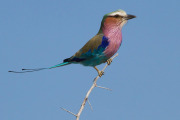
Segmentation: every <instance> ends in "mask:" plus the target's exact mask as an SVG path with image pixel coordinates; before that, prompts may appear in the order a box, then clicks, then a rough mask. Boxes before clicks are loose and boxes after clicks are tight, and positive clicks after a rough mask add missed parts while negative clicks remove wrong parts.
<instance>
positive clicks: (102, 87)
mask: <svg viewBox="0 0 180 120" xmlns="http://www.w3.org/2000/svg"><path fill="white" fill-rule="evenodd" d="M96 87H98V88H102V89H106V90H109V91H112V89H110V88H106V87H102V86H97V85H96Z"/></svg>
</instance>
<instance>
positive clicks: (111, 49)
mask: <svg viewBox="0 0 180 120" xmlns="http://www.w3.org/2000/svg"><path fill="white" fill-rule="evenodd" d="M103 33H104V35H105V36H106V37H107V38H108V39H109V45H108V47H107V48H106V50H105V51H104V54H105V55H106V56H107V57H108V58H110V57H112V56H113V55H114V54H115V53H116V52H117V51H118V49H119V47H120V45H121V42H122V33H121V28H120V27H119V26H118V27H115V28H113V29H112V28H111V29H110V30H108V29H104V30H103Z"/></svg>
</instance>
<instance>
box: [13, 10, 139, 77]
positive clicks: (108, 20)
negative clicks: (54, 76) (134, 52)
mask: <svg viewBox="0 0 180 120" xmlns="http://www.w3.org/2000/svg"><path fill="white" fill-rule="evenodd" d="M133 18H136V16H135V15H131V14H127V13H126V12H125V11H124V10H122V9H118V10H116V11H113V12H110V13H108V14H105V15H104V16H103V19H102V21H101V25H100V29H99V31H98V32H97V34H96V35H95V36H94V37H92V38H91V39H90V40H89V41H88V42H87V43H86V44H85V45H84V46H83V47H82V48H81V49H80V50H79V51H77V52H76V53H75V54H74V55H72V56H71V57H69V58H67V59H64V60H63V62H62V63H60V64H57V65H54V66H51V67H47V68H37V69H22V71H20V72H17V71H9V72H13V73H26V72H34V71H39V70H44V69H52V68H57V67H61V66H66V65H70V64H82V65H84V66H91V67H93V68H94V69H95V70H96V71H97V73H98V75H99V77H101V76H102V75H103V74H104V72H103V71H100V70H99V69H98V68H97V67H96V66H97V65H100V64H102V63H106V62H107V64H108V65H110V64H111V62H112V59H111V57H112V56H113V55H114V54H115V53H116V52H117V51H118V49H119V47H120V46H121V43H122V28H123V26H124V25H125V24H126V23H127V21H128V20H130V19H133Z"/></svg>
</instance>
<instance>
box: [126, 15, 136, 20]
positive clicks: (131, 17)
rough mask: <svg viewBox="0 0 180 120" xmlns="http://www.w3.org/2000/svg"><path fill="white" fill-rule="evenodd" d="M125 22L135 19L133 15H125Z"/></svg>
mask: <svg viewBox="0 0 180 120" xmlns="http://www.w3.org/2000/svg"><path fill="white" fill-rule="evenodd" d="M124 18H125V19H126V20H129V19H133V18H136V16H135V15H127V16H126V17H124Z"/></svg>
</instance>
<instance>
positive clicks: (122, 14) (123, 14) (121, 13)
mask: <svg viewBox="0 0 180 120" xmlns="http://www.w3.org/2000/svg"><path fill="white" fill-rule="evenodd" d="M117 14H118V15H120V16H126V15H127V14H126V12H124V11H117V12H113V13H111V14H109V16H114V15H117Z"/></svg>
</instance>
